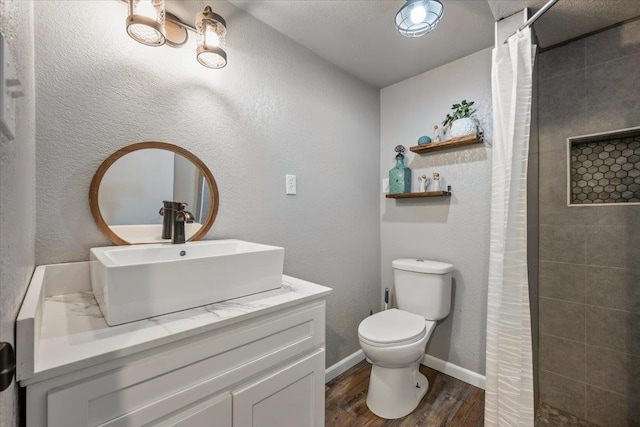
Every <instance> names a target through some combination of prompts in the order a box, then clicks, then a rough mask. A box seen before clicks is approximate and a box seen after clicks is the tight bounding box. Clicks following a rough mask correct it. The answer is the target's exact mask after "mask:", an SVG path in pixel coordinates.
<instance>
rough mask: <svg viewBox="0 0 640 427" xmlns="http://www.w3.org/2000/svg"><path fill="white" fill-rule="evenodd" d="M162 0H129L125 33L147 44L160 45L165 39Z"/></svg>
mask: <svg viewBox="0 0 640 427" xmlns="http://www.w3.org/2000/svg"><path fill="white" fill-rule="evenodd" d="M164 15H165V9H164V0H129V16H128V17H127V34H129V36H131V38H132V39H134V40H135V41H137V42H140V43H142V44H144V45H147V46H162V45H163V44H164V43H165V41H166V39H165V29H164Z"/></svg>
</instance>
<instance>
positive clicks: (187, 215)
mask: <svg viewBox="0 0 640 427" xmlns="http://www.w3.org/2000/svg"><path fill="white" fill-rule="evenodd" d="M186 207H187V204H186V203H178V206H177V207H176V210H175V211H174V214H173V240H172V241H171V242H172V243H174V244H178V243H184V242H185V241H186V236H185V231H184V224H185V222H188V223H192V222H193V214H192V213H191V212H188V211H185V210H184V208H186Z"/></svg>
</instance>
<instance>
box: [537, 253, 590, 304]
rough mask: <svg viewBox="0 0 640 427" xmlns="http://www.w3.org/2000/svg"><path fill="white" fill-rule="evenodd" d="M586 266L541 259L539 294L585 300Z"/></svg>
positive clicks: (567, 299)
mask: <svg viewBox="0 0 640 427" xmlns="http://www.w3.org/2000/svg"><path fill="white" fill-rule="evenodd" d="M584 269H585V266H584V265H580V264H563V263H557V262H551V261H540V276H539V282H538V284H539V287H540V290H539V294H540V296H542V297H548V298H555V299H561V300H566V301H574V302H584V296H585V289H584V284H585V270H584Z"/></svg>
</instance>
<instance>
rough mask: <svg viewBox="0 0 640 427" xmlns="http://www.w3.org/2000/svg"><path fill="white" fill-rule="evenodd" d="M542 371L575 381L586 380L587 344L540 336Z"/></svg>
mask: <svg viewBox="0 0 640 427" xmlns="http://www.w3.org/2000/svg"><path fill="white" fill-rule="evenodd" d="M539 345H540V362H539V363H540V369H544V370H545V371H549V372H553V373H555V374H560V375H562V376H565V377H569V378H573V379H574V380H578V381H584V378H585V366H586V365H585V344H584V343H577V342H575V341H570V340H566V339H564V338H557V337H552V336H549V335H545V334H540V342H539Z"/></svg>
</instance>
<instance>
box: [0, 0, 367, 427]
mask: <svg viewBox="0 0 640 427" xmlns="http://www.w3.org/2000/svg"><path fill="white" fill-rule="evenodd" d="M0 31H2V33H3V34H4V36H5V37H6V39H7V41H8V44H9V49H10V50H11V52H12V54H13V58H14V61H15V63H16V69H17V72H18V77H19V78H20V81H21V82H22V85H23V87H24V92H25V94H26V95H25V97H24V98H20V99H19V100H18V104H17V105H18V109H17V112H16V139H14V140H12V141H8V140H7V139H6V138H5V137H4V135H2V136H0V341H8V342H11V343H13V330H14V322H15V319H16V316H17V314H18V310H19V308H20V304H21V302H22V298H23V297H24V294H25V292H26V289H27V285H28V284H29V279H30V278H31V274H32V272H33V267H34V257H35V255H34V246H35V219H36V212H35V206H36V196H35V125H34V121H35V93H34V81H33V3H32V2H30V1H5V0H0ZM376 219H377V217H376ZM377 289H378V287H377V286H376V291H374V292H377ZM16 395H17V387H13V388H10V389H8V390H6V391H4V392H2V393H0V425H1V426H14V425H16V419H17V410H18V409H17V399H16Z"/></svg>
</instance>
